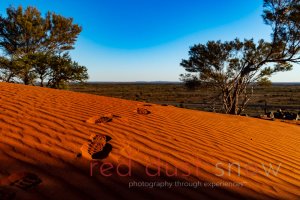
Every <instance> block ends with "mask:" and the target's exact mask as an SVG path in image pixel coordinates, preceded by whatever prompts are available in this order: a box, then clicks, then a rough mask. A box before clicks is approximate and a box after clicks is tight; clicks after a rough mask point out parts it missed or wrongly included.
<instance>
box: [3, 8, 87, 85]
mask: <svg viewBox="0 0 300 200" xmlns="http://www.w3.org/2000/svg"><path fill="white" fill-rule="evenodd" d="M6 12H7V16H6V17H4V16H0V49H1V51H0V53H1V54H0V80H1V81H4V82H23V83H24V84H25V85H36V84H38V85H40V86H42V87H43V86H47V87H52V88H61V87H64V86H65V85H66V84H67V83H68V82H70V81H73V82H76V81H79V82H81V81H84V80H87V79H88V74H87V68H86V67H85V66H81V65H79V64H78V63H77V62H75V61H73V60H72V59H71V57H70V55H69V50H71V49H74V44H75V42H76V39H77V37H78V35H79V33H80V32H81V30H82V28H81V27H80V26H79V25H77V24H74V23H73V19H72V18H65V17H63V16H61V15H58V14H55V13H52V12H47V13H46V15H45V16H44V17H43V16H42V14H41V12H40V11H39V10H37V8H35V7H27V8H26V9H23V8H22V7H21V6H20V7H18V8H14V7H9V8H7V11H6Z"/></svg>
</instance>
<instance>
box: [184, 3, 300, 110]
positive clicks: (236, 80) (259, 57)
mask: <svg viewBox="0 0 300 200" xmlns="http://www.w3.org/2000/svg"><path fill="white" fill-rule="evenodd" d="M263 18H264V21H265V23H266V24H267V25H270V26H271V27H272V30H273V33H272V34H271V37H272V41H271V42H266V41H264V40H259V41H258V42H257V43H256V42H254V41H253V39H250V40H248V39H245V40H244V41H240V40H239V39H235V40H233V41H227V42H221V41H208V42H207V43H206V44H197V45H194V46H192V47H191V48H190V51H189V59H187V60H182V62H181V66H182V67H183V68H184V69H185V70H186V71H187V72H189V73H188V74H185V75H180V76H181V80H182V81H184V82H185V83H186V84H187V85H191V82H192V83H195V82H197V83H198V84H199V85H204V86H206V87H207V86H211V87H214V88H216V89H218V90H219V91H220V95H219V97H221V99H222V102H223V108H222V111H223V112H225V113H230V114H240V113H241V112H242V111H243V109H244V107H245V106H246V104H247V103H248V101H249V99H250V96H251V95H252V93H253V86H254V85H253V83H257V84H267V83H268V84H269V78H270V77H271V76H272V75H273V74H275V73H277V72H284V71H289V70H292V67H293V64H295V63H299V62H300V57H299V53H300V29H299V28H300V1H298V0H264V14H263ZM251 84H252V85H251ZM250 85H251V87H252V89H248V87H249V86H250ZM250 93H251V95H250V96H249V94H250ZM240 99H242V101H240Z"/></svg>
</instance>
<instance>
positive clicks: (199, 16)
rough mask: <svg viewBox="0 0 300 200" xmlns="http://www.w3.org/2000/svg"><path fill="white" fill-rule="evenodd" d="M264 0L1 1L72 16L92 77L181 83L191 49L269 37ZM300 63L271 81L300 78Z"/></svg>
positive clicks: (80, 54) (78, 55) (77, 53)
mask: <svg viewBox="0 0 300 200" xmlns="http://www.w3.org/2000/svg"><path fill="white" fill-rule="evenodd" d="M262 4H263V3H262V0H245V1H244V0H243V1H241V0H227V1H225V0H210V1H207V0H85V1H75V0H59V1H53V0H1V3H0V13H1V14H4V13H5V9H6V8H7V7H8V6H9V5H14V6H18V5H22V6H23V7H25V6H28V5H32V6H36V7H37V8H38V9H39V10H41V11H42V12H43V13H45V12H46V11H48V10H49V11H54V12H56V13H59V14H62V15H64V16H65V17H73V18H74V21H75V22H76V23H78V24H80V25H81V26H82V27H83V31H82V33H81V34H80V37H79V39H78V41H77V43H76V49H75V50H73V51H72V52H71V55H72V57H73V59H74V60H76V61H78V62H79V63H80V64H82V65H85V66H87V67H88V69H89V74H90V81H178V78H179V74H181V73H184V70H183V69H182V67H180V65H179V64H180V62H181V59H184V58H188V50H189V47H190V46H192V45H193V44H196V43H206V42H207V41H208V40H219V39H220V40H223V41H224V40H232V39H234V38H236V37H239V38H241V39H243V38H254V39H256V40H257V39H260V38H264V39H269V34H270V30H269V27H268V26H266V25H264V24H263V21H262V18H261V14H262ZM299 74H300V67H299V66H295V69H294V70H293V71H292V72H284V73H279V74H277V75H275V76H273V78H272V80H273V81H282V82H291V81H294V82H296V81H298V82H300V76H299Z"/></svg>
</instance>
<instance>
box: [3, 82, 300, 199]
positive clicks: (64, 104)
mask: <svg viewBox="0 0 300 200" xmlns="http://www.w3.org/2000/svg"><path fill="white" fill-rule="evenodd" d="M138 108H141V109H143V108H145V109H147V110H148V111H149V113H148V114H147V115H144V114H139V113H138V112H137V110H138ZM98 116H99V117H101V116H116V117H112V120H111V121H109V122H106V123H88V122H89V121H91V120H89V119H92V121H93V120H94V121H95V120H96V118H97V117H98ZM93 134H100V135H105V136H107V138H110V140H109V141H107V143H108V144H109V145H110V148H107V149H106V151H107V152H106V153H107V157H106V158H104V159H101V162H94V163H92V164H93V165H92V166H93V168H92V171H90V160H88V159H86V158H85V157H83V156H80V153H81V147H82V146H83V145H84V144H86V143H88V142H89V141H90V137H91V135H93ZM0 163H1V165H0V196H1V193H3V194H4V193H5V191H7V192H8V193H11V192H13V193H14V194H15V195H16V199H120V198H123V199H124V198H125V199H152V198H155V197H156V198H160V199H170V198H173V199H205V198H207V199H213V198H223V199H240V198H259V199H272V198H281V199H299V198H300V126H299V125H295V124H286V123H282V122H277V121H264V120H260V119H253V118H247V117H240V116H228V115H222V114H215V113H207V112H199V111H193V110H185V109H180V108H175V107H172V106H160V105H154V104H152V105H151V106H149V105H144V104H143V103H141V102H134V101H127V100H121V99H116V98H109V97H102V96H95V95H89V94H81V93H74V92H69V91H60V90H54V89H46V88H40V87H33V86H24V85H18V84H7V83H0ZM231 164H233V165H232V166H231ZM234 164H235V165H234ZM270 164H271V165H272V166H273V169H274V170H272V169H271V170H270V171H269V168H270ZM238 165H239V166H240V167H238ZM118 166H119V167H118ZM158 166H159V167H158ZM100 167H102V171H101V172H99V168H100ZM150 168H151V169H152V170H149V169H150ZM21 172H27V173H33V174H35V175H37V176H38V177H39V178H40V179H41V180H42V183H40V184H39V185H37V186H35V187H34V188H32V189H30V190H21V189H20V188H17V187H14V186H13V185H9V180H10V179H9V177H18V176H16V174H20V173H21ZM91 172H92V176H90V173H91ZM129 172H130V173H129ZM156 172H160V174H158V173H156ZM238 172H240V174H239V173H238ZM268 172H270V173H269V175H267V174H268ZM276 172H277V175H276ZM155 174H157V176H154V177H151V175H155ZM129 175H131V176H129ZM158 175H160V176H158ZM173 175H174V176H173ZM175 175H176V176H175ZM133 181H135V182H133ZM139 181H140V183H139V184H141V181H147V183H146V182H144V184H148V186H149V184H150V183H154V181H156V182H157V183H163V182H164V181H168V182H169V183H173V184H175V182H174V181H181V183H184V182H185V183H186V184H187V183H198V184H200V183H201V184H202V186H200V185H198V187H197V188H193V187H188V186H185V187H184V186H181V187H180V186H176V187H175V186H174V185H173V186H172V187H170V188H169V189H168V188H166V187H162V185H160V187H162V188H159V185H157V186H154V188H149V187H137V186H136V185H134V184H138V182H139ZM151 181H152V182H151ZM198 181H199V182H198ZM209 183H218V184H219V186H218V187H214V188H213V189H212V187H211V186H212V185H211V184H210V185H209ZM233 183H235V185H233ZM178 184H179V183H178ZM204 184H206V185H204ZM226 184H227V185H226ZM230 184H231V185H230ZM241 184H242V185H243V186H241ZM129 186H130V188H129ZM2 196H4V195H2Z"/></svg>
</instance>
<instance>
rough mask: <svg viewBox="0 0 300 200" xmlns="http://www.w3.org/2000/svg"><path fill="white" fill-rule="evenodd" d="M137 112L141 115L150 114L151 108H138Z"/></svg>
mask: <svg viewBox="0 0 300 200" xmlns="http://www.w3.org/2000/svg"><path fill="white" fill-rule="evenodd" d="M136 112H137V113H138V114H140V115H148V114H150V113H151V112H150V111H149V110H147V109H146V108H137V109H136Z"/></svg>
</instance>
